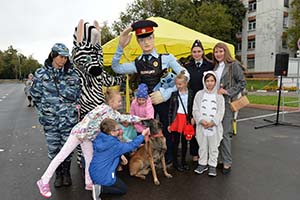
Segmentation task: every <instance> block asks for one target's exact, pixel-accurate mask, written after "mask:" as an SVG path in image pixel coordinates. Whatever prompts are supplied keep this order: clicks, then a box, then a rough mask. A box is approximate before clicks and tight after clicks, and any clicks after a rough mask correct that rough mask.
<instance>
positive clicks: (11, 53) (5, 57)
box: [0, 46, 40, 79]
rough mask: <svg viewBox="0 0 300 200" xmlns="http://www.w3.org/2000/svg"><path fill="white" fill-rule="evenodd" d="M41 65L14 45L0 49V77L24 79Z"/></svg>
mask: <svg viewBox="0 0 300 200" xmlns="http://www.w3.org/2000/svg"><path fill="white" fill-rule="evenodd" d="M39 67H40V64H39V63H38V61H37V60H35V59H34V58H32V56H29V58H27V57H26V56H24V55H23V54H21V53H19V52H18V51H17V50H16V49H14V48H13V47H12V46H9V47H8V49H7V50H6V51H3V52H2V51H0V79H22V78H25V77H27V75H28V74H29V73H33V72H34V71H35V70H36V69H37V68H39Z"/></svg>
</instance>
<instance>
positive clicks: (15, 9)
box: [0, 0, 134, 64]
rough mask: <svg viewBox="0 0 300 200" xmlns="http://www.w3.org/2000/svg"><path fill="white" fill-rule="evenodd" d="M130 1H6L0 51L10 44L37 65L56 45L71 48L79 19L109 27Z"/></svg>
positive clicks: (0, 16)
mask: <svg viewBox="0 0 300 200" xmlns="http://www.w3.org/2000/svg"><path fill="white" fill-rule="evenodd" d="M133 1H134V0H24V1H20V0H8V1H1V6H0V19H1V20H0V27H1V28H0V49H1V50H2V51H4V50H7V48H8V46H9V45H13V47H14V48H15V49H17V50H18V52H21V53H22V54H24V55H25V56H29V55H33V57H34V58H35V59H37V60H38V61H39V62H40V63H41V64H43V63H44V60H45V59H46V57H47V56H48V54H49V52H50V50H51V47H52V46H53V44H54V43H56V42H62V43H65V44H66V45H67V46H68V48H69V49H70V50H71V49H72V35H73V31H74V28H75V26H76V25H77V24H78V21H79V20H80V19H83V20H84V21H88V22H90V23H92V22H93V20H97V21H98V22H99V24H100V25H102V24H103V22H104V21H107V22H108V23H109V24H110V25H111V24H112V22H113V21H114V20H117V19H118V17H119V16H120V13H121V11H123V12H125V11H126V7H127V5H128V3H132V2H133Z"/></svg>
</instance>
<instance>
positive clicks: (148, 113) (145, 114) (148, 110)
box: [130, 97, 154, 133]
mask: <svg viewBox="0 0 300 200" xmlns="http://www.w3.org/2000/svg"><path fill="white" fill-rule="evenodd" d="M130 114H131V115H136V116H139V117H141V118H149V119H153V118H154V108H153V106H152V101H151V99H150V98H149V97H148V98H147V101H146V103H145V104H144V105H141V106H139V104H138V102H137V99H136V98H134V100H133V101H132V103H131V106H130ZM134 128H135V129H136V132H138V133H141V132H142V131H143V130H144V129H145V127H144V126H143V125H142V123H141V122H137V123H134Z"/></svg>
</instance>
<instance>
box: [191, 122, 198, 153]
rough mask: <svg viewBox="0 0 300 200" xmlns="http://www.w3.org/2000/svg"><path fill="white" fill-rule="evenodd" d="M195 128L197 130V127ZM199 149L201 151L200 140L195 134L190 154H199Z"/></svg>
mask: <svg viewBox="0 0 300 200" xmlns="http://www.w3.org/2000/svg"><path fill="white" fill-rule="evenodd" d="M195 130H196V127H195ZM198 151H199V145H198V142H197V140H196V137H195V136H194V137H193V138H192V139H191V140H190V154H191V155H192V156H198Z"/></svg>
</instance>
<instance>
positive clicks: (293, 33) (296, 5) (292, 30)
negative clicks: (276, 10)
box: [287, 0, 300, 51]
mask: <svg viewBox="0 0 300 200" xmlns="http://www.w3.org/2000/svg"><path fill="white" fill-rule="evenodd" d="M299 10H300V0H294V1H293V2H292V3H291V12H290V14H291V19H292V21H293V24H292V25H291V26H290V27H289V28H288V30H287V35H288V37H287V38H288V45H289V48H290V49H291V50H294V51H295V50H297V41H298V39H299V38H300V12H299Z"/></svg>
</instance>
